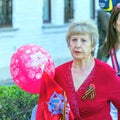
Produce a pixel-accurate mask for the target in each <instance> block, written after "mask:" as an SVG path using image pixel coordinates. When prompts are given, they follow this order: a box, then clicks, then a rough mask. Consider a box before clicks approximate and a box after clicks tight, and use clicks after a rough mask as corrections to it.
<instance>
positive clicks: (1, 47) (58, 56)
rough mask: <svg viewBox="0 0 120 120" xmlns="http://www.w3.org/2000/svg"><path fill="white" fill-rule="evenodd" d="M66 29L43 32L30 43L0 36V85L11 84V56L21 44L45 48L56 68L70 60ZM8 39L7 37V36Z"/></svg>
mask: <svg viewBox="0 0 120 120" xmlns="http://www.w3.org/2000/svg"><path fill="white" fill-rule="evenodd" d="M66 31H67V27H65V28H63V29H62V30H61V31H56V30H52V31H50V30H48V31H43V32H44V34H43V35H41V37H40V38H39V39H38V40H37V39H36V40H33V41H32V40H31V41H28V40H26V41H19V40H18V41H17V42H16V41H13V42H12V41H10V40H9V39H8V40H4V39H2V37H3V36H0V38H1V40H0V56H1V62H0V85H10V84H13V83H14V82H13V80H12V78H11V74H10V69H9V64H10V59H11V55H12V54H13V53H14V52H15V51H16V49H17V48H19V46H21V45H23V44H26V43H27V44H28V43H30V44H31V43H32V44H38V45H40V46H41V47H43V48H45V49H46V50H47V51H48V52H49V53H50V54H51V55H52V57H53V60H54V63H55V66H58V65H60V64H62V63H64V62H66V61H69V60H71V59H72V57H71V55H70V52H69V48H68V46H67V43H66V40H65V35H66ZM8 37H9V36H8Z"/></svg>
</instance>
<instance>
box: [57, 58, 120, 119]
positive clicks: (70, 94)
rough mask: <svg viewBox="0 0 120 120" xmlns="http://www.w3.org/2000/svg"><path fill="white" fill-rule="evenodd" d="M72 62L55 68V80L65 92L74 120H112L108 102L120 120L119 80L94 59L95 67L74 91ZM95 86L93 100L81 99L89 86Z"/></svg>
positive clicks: (112, 71)
mask: <svg viewBox="0 0 120 120" xmlns="http://www.w3.org/2000/svg"><path fill="white" fill-rule="evenodd" d="M71 65H72V61H70V62H67V63H65V64H62V65H60V66H58V67H57V68H56V73H55V80H56V82H57V83H58V84H59V85H60V86H61V87H62V88H63V89H64V90H65V91H66V94H67V98H68V101H69V104H70V107H71V110H72V112H73V113H74V116H75V119H74V120H81V118H82V120H96V118H97V120H112V118H111V116H110V101H112V103H113V104H114V105H115V106H116V108H117V109H118V118H119V119H118V120H120V78H119V77H118V76H117V75H116V73H115V71H114V70H113V69H112V68H111V67H110V66H109V65H108V64H106V63H104V62H102V61H100V60H98V59H95V66H94V68H93V70H92V71H91V73H90V74H89V76H88V77H87V79H86V80H85V81H84V82H83V83H82V85H81V86H80V87H79V89H78V90H77V91H75V88H74V84H73V79H72V74H71ZM90 84H93V85H94V86H95V98H94V99H93V100H91V99H90V97H88V98H87V99H86V100H83V99H82V96H83V94H84V93H85V91H86V90H87V89H88V87H89V85H90Z"/></svg>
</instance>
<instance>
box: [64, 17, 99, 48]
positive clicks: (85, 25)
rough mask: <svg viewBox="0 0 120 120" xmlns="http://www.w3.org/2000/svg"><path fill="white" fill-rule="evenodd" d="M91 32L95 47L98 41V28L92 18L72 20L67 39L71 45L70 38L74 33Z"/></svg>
mask: <svg viewBox="0 0 120 120" xmlns="http://www.w3.org/2000/svg"><path fill="white" fill-rule="evenodd" d="M79 34H89V35H90V37H91V41H92V46H93V47H94V48H95V47H96V44H97V42H98V37H99V35H98V29H97V26H96V24H95V23H94V21H93V20H92V19H88V20H81V21H79V22H75V21H74V22H72V23H71V24H70V26H69V29H68V31H67V34H66V41H67V44H68V46H69V45H70V38H71V36H72V35H79Z"/></svg>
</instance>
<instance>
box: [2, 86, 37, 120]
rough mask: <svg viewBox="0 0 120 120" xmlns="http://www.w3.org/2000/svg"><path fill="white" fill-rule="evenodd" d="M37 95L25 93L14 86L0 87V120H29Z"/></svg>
mask: <svg viewBox="0 0 120 120" xmlns="http://www.w3.org/2000/svg"><path fill="white" fill-rule="evenodd" d="M37 100H38V95H35V94H30V93H27V92H25V91H23V90H21V89H20V88H19V87H17V86H16V85H12V86H0V120H30V116H31V112H32V109H33V107H34V106H35V105H36V104H37Z"/></svg>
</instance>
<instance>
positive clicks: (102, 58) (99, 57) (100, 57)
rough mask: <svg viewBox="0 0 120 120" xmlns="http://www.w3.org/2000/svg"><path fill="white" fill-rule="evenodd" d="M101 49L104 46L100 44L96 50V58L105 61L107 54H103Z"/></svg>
mask: <svg viewBox="0 0 120 120" xmlns="http://www.w3.org/2000/svg"><path fill="white" fill-rule="evenodd" d="M103 50H104V46H103V45H101V46H100V47H99V48H98V51H97V58H98V59H100V60H102V61H104V62H106V61H107V60H108V58H109V56H105V55H104V53H103Z"/></svg>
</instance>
